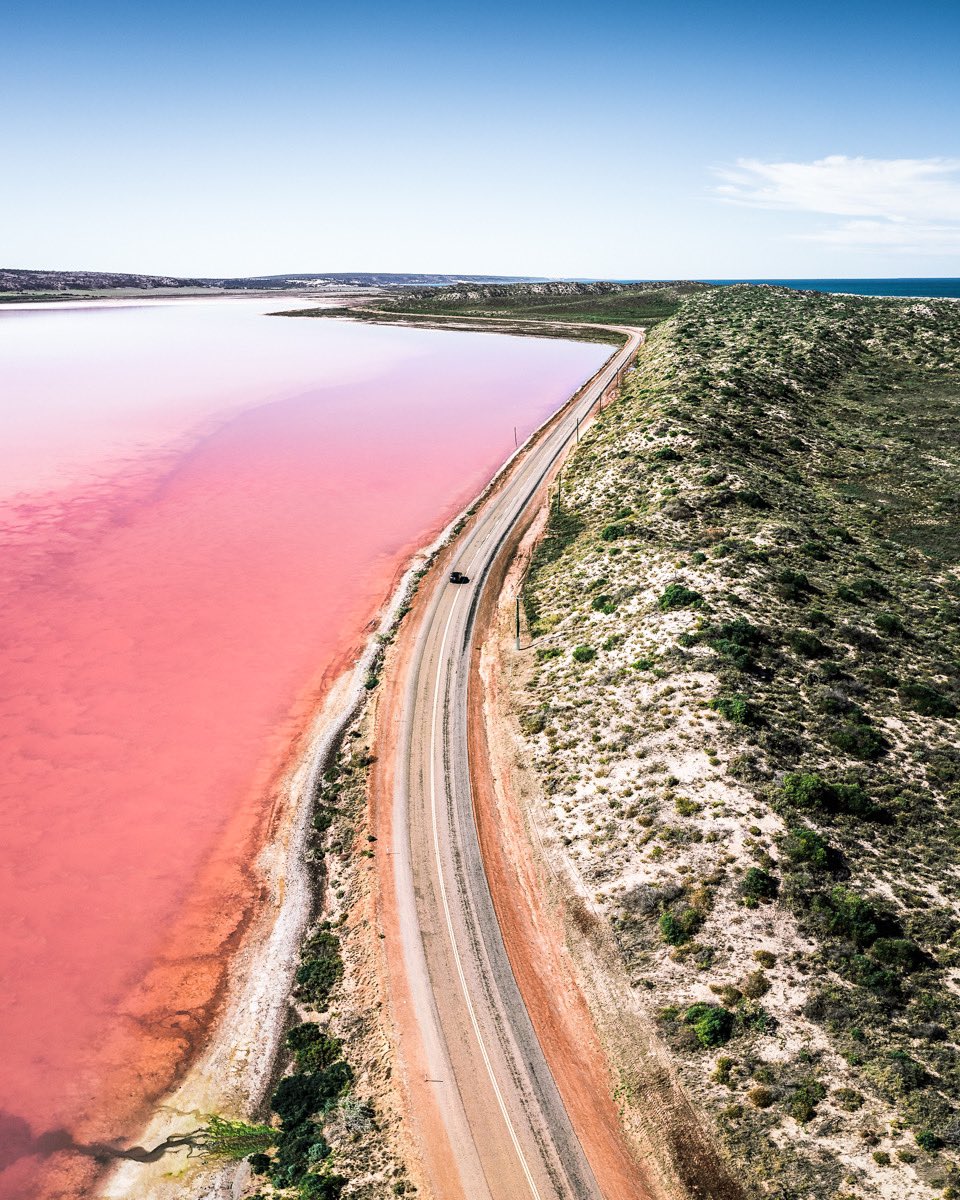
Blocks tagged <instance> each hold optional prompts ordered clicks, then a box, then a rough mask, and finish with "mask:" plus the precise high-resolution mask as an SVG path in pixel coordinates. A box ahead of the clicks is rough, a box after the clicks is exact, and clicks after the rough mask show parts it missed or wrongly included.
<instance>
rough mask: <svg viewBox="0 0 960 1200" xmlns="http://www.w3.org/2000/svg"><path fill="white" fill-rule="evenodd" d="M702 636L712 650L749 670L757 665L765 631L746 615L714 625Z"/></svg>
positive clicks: (737, 665) (739, 666)
mask: <svg viewBox="0 0 960 1200" xmlns="http://www.w3.org/2000/svg"><path fill="white" fill-rule="evenodd" d="M702 636H703V640H704V641H705V642H706V643H707V645H708V646H709V647H710V648H711V649H712V650H714V651H715V652H716V653H717V654H719V655H720V657H721V658H725V659H727V660H728V661H729V662H730V663H732V664H733V665H734V666H735V667H737V668H738V669H739V670H741V671H748V670H750V669H752V668H753V667H754V666H755V665H756V655H757V651H758V650H759V648H760V646H761V645H762V644H763V641H764V635H763V633H762V632H761V631H760V630H759V629H757V627H756V626H755V625H751V624H750V622H749V621H748V620H747V619H746V617H736V618H734V620H732V621H724V622H723V623H722V624H721V625H712V626H710V627H709V628H708V629H706V630H705V631H704V633H703V635H702Z"/></svg>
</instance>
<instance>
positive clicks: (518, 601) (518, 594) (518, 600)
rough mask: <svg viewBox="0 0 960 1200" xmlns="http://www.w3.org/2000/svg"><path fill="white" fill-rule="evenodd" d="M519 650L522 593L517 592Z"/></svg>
mask: <svg viewBox="0 0 960 1200" xmlns="http://www.w3.org/2000/svg"><path fill="white" fill-rule="evenodd" d="M517 649H518V650H519V649H520V593H519V592H517Z"/></svg>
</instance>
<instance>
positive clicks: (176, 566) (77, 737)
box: [0, 300, 609, 1200]
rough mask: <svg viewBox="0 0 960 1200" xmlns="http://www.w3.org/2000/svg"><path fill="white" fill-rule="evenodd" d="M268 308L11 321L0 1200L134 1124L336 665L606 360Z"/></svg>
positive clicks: (240, 893)
mask: <svg viewBox="0 0 960 1200" xmlns="http://www.w3.org/2000/svg"><path fill="white" fill-rule="evenodd" d="M281 306H282V305H281ZM277 307H278V304H277V302H276V301H273V302H269V301H264V300H259V301H246V300H236V301H201V302H192V303H188V302H179V301H178V302H169V303H160V304H144V305H140V306H129V307H101V308H94V307H87V308H64V307H60V306H50V307H43V308H37V309H31V310H23V309H11V308H0V456H2V470H0V546H2V556H0V637H2V641H3V655H2V663H0V671H2V674H3V683H2V688H0V744H2V749H0V897H2V903H3V921H2V922H0V978H2V980H3V986H2V988H0V1042H2V1047H0V1062H2V1064H3V1069H2V1071H0V1200H14V1198H16V1200H21V1198H26V1197H31V1198H33V1197H40V1196H54V1195H62V1196H76V1195H79V1194H83V1192H84V1190H85V1189H86V1188H87V1187H89V1184H90V1180H91V1179H92V1178H93V1173H94V1169H95V1163H94V1160H93V1159H92V1158H89V1157H84V1156H82V1155H77V1154H75V1153H64V1152H63V1151H62V1149H60V1150H59V1151H58V1147H61V1148H62V1146H63V1145H64V1143H65V1142H69V1141H76V1142H77V1143H90V1142H93V1141H98V1140H101V1141H102V1140H113V1139H115V1140H117V1141H119V1142H121V1143H122V1142H124V1141H125V1140H126V1139H128V1138H130V1137H133V1136H135V1135H136V1131H137V1124H136V1122H137V1120H138V1119H139V1118H140V1116H142V1114H143V1111H144V1106H145V1105H146V1104H148V1103H149V1102H150V1100H152V1099H154V1098H155V1097H156V1096H157V1095H158V1094H159V1093H161V1092H162V1091H163V1090H164V1089H165V1088H166V1087H167V1086H169V1084H170V1082H171V1079H172V1076H171V1072H174V1071H175V1070H178V1069H181V1068H182V1066H183V1064H184V1062H185V1061H186V1059H187V1058H188V1057H189V1054H190V1053H191V1051H192V1049H193V1048H194V1047H195V1046H196V1044H197V1043H198V1041H199V1039H201V1038H202V1035H203V1031H204V1028H205V1025H204V1022H205V1021H206V1020H208V1018H209V1015H210V1012H211V1011H212V1007H211V1006H212V1005H215V1002H216V999H217V993H216V989H217V987H218V986H219V985H220V983H221V982H222V968H223V963H224V961H225V959H226V958H227V957H228V955H229V951H230V949H231V948H232V946H233V945H234V944H235V941H236V938H237V937H238V936H239V933H240V932H241V931H242V927H243V922H244V920H245V918H246V916H247V915H248V913H249V910H250V906H251V905H252V904H254V903H255V901H256V886H255V881H252V880H251V878H250V876H249V872H248V870H247V864H248V863H249V861H250V858H251V853H252V851H253V850H255V841H256V838H257V837H261V838H262V836H263V831H264V828H265V822H266V820H267V817H268V815H269V808H270V803H271V784H272V782H273V781H274V780H275V778H276V776H277V772H278V770H279V769H280V768H281V767H282V765H283V764H284V762H285V761H287V760H288V759H289V756H290V754H291V752H292V748H293V747H294V746H295V744H296V740H297V737H298V735H299V734H300V733H301V732H302V730H303V729H304V727H305V725H306V723H307V721H308V719H309V717H310V714H311V713H313V712H314V711H315V710H316V705H317V704H318V702H319V700H320V699H321V698H322V695H323V693H324V690H325V687H326V686H327V685H328V684H329V682H330V679H331V677H332V676H333V675H335V674H336V673H337V672H338V671H339V670H341V669H342V668H343V667H344V666H345V665H348V664H349V662H350V660H351V659H352V657H354V656H355V654H356V653H357V651H358V649H359V647H360V645H361V643H362V641H363V639H364V637H365V636H366V630H367V629H368V626H369V623H370V621H371V620H372V619H373V618H374V616H375V615H376V613H377V611H378V609H379V608H380V607H381V605H382V604H383V602H384V601H385V600H386V598H387V596H388V594H389V593H390V592H391V591H392V589H393V587H394V585H395V581H396V579H397V577H398V574H399V573H400V571H401V570H402V569H403V566H404V564H405V562H406V561H408V559H409V557H410V555H411V553H412V552H413V551H414V550H415V549H416V548H417V547H418V546H420V545H423V544H424V543H426V542H428V541H430V540H431V538H432V537H433V535H435V534H436V533H437V532H438V531H439V530H440V529H441V528H442V527H443V526H444V525H445V524H446V523H447V521H448V520H449V519H450V518H451V517H452V516H453V515H454V514H455V513H456V512H457V511H459V510H460V509H461V508H462V507H463V506H464V505H465V504H466V503H467V502H468V501H469V500H470V499H471V498H472V497H473V496H474V495H475V494H476V493H477V492H478V491H479V490H480V489H481V488H482V486H483V485H484V484H485V483H486V481H487V480H488V479H489V478H490V476H491V475H492V474H493V472H494V471H495V470H496V469H497V467H498V466H499V465H500V464H501V463H502V462H503V461H504V459H505V458H507V456H508V455H509V454H510V453H512V451H513V446H514V426H516V427H517V430H518V434H519V437H520V439H521V440H523V438H525V437H526V436H527V434H529V433H530V432H531V431H532V430H533V429H534V428H536V427H537V426H538V425H540V424H541V423H542V422H543V421H544V420H545V419H546V418H547V417H548V416H549V415H550V414H551V413H552V412H553V411H555V410H556V409H557V408H558V407H559V406H560V404H561V403H562V402H563V401H564V400H565V399H567V397H568V396H570V395H571V394H572V393H573V391H575V390H576V388H577V387H578V386H579V385H580V384H581V383H582V382H583V381H584V380H586V379H587V378H588V377H589V376H590V375H592V374H593V372H594V371H595V370H596V369H597V368H598V367H599V366H600V364H601V363H602V362H603V360H604V359H605V358H606V356H607V354H608V352H609V350H608V348H606V347H603V346H598V345H590V344H584V343H576V342H562V341H554V340H546V339H534V338H516V337H504V336H501V335H493V334H477V333H463V332H446V331H444V332H437V331H427V330H411V329H391V328H387V327H373V326H362V325H353V324H350V323H347V322H341V321H329V320H315V321H311V320H287V319H282V318H279V317H267V316H265V315H263V314H264V313H266V312H269V311H271V310H273V309H275V308H277ZM144 980H150V981H151V982H150V984H149V987H145V986H144V982H143V981H144ZM107 1082H109V1086H110V1087H111V1088H112V1092H111V1093H110V1094H108V1095H106V1096H105V1095H104V1087H105V1085H106V1083H107Z"/></svg>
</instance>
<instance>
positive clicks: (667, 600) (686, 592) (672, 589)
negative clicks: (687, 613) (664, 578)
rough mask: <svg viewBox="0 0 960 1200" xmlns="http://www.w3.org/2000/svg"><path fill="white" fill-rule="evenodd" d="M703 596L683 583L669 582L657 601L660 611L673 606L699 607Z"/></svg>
mask: <svg viewBox="0 0 960 1200" xmlns="http://www.w3.org/2000/svg"><path fill="white" fill-rule="evenodd" d="M701 604H703V597H702V596H701V595H700V593H699V592H695V591H694V590H693V588H688V587H687V586H686V585H685V584H683V583H671V584H668V585H667V587H666V588H665V589H664V592H663V595H662V596H661V597H660V599H659V600H658V601H657V606H658V607H659V609H660V611H661V612H670V611H672V610H673V609H675V608H699V607H700V605H701Z"/></svg>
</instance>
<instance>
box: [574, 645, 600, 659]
mask: <svg viewBox="0 0 960 1200" xmlns="http://www.w3.org/2000/svg"><path fill="white" fill-rule="evenodd" d="M573 657H574V659H575V660H576V661H577V662H578V663H588V662H592V661H593V660H594V659H595V658H596V657H597V652H596V650H594V648H593V647H592V646H574V648H573Z"/></svg>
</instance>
